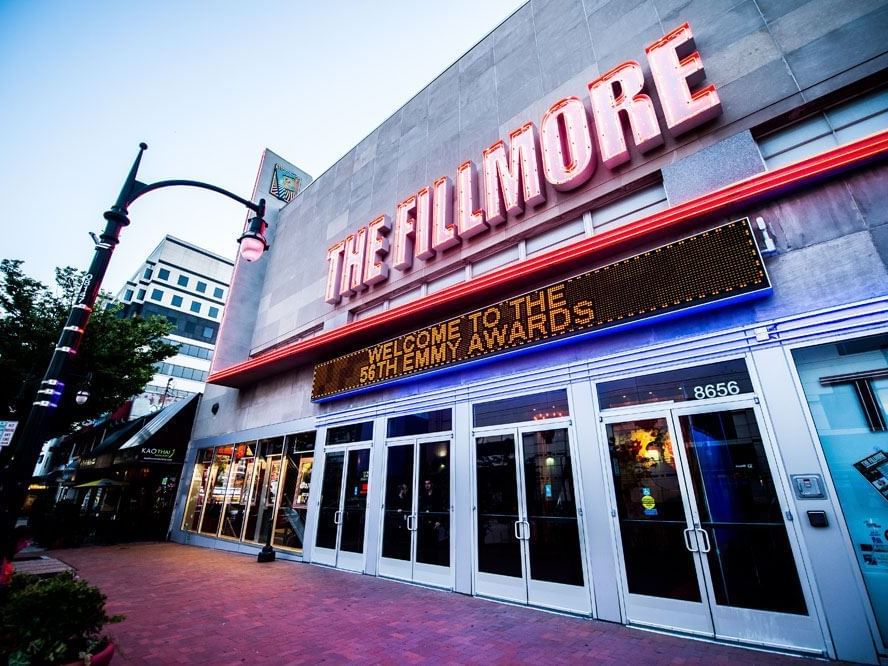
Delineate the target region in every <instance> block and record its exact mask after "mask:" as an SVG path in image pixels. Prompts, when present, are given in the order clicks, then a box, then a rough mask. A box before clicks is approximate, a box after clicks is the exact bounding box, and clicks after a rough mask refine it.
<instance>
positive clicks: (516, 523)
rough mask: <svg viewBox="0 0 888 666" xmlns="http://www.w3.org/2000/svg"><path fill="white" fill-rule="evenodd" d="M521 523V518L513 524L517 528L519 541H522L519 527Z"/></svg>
mask: <svg viewBox="0 0 888 666" xmlns="http://www.w3.org/2000/svg"><path fill="white" fill-rule="evenodd" d="M519 525H521V521H520V520H516V521H515V524H514V525H513V527H514V528H515V539H517V540H518V541H521V533H520V531H519V529H518V526H519Z"/></svg>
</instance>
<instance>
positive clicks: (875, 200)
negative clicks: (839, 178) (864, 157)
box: [846, 167, 888, 228]
mask: <svg viewBox="0 0 888 666" xmlns="http://www.w3.org/2000/svg"><path fill="white" fill-rule="evenodd" d="M885 178H886V174H885V169H884V168H883V167H872V168H869V169H863V170H861V171H858V172H855V173H853V174H851V175H850V176H848V177H847V179H846V182H847V184H848V188H849V190H850V191H851V199H852V203H853V205H854V206H855V207H856V208H857V209H858V211H859V212H860V215H861V216H862V217H863V219H864V220H865V221H866V225H867V226H868V227H870V228H873V227H878V226H881V225H883V224H888V187H886V186H885Z"/></svg>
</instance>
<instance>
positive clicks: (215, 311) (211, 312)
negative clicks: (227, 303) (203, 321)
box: [207, 306, 219, 319]
mask: <svg viewBox="0 0 888 666" xmlns="http://www.w3.org/2000/svg"><path fill="white" fill-rule="evenodd" d="M207 314H209V315H210V317H212V318H213V319H215V318H216V317H218V316H219V308H214V307H212V306H210V309H209V310H208V311H207Z"/></svg>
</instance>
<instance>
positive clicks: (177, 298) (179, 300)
mask: <svg viewBox="0 0 888 666" xmlns="http://www.w3.org/2000/svg"><path fill="white" fill-rule="evenodd" d="M172 304H173V305H175V306H176V307H177V308H178V307H181V305H182V297H181V296H173V300H172Z"/></svg>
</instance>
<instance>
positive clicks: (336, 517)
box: [333, 511, 342, 525]
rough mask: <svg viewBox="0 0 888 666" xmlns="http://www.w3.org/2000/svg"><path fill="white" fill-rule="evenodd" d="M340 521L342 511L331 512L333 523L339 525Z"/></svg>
mask: <svg viewBox="0 0 888 666" xmlns="http://www.w3.org/2000/svg"><path fill="white" fill-rule="evenodd" d="M341 522H342V511H337V512H336V513H334V514H333V524H334V525H339V524H340V523H341Z"/></svg>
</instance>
